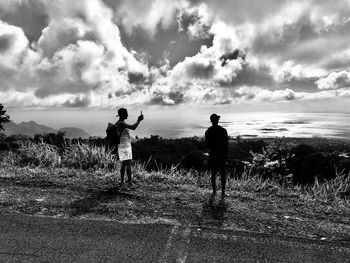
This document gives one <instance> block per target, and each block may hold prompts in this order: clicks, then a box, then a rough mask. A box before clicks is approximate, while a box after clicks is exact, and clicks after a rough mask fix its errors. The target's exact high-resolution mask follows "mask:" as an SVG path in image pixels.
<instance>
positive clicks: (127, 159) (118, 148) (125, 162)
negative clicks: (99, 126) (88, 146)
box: [106, 108, 143, 185]
mask: <svg viewBox="0 0 350 263" xmlns="http://www.w3.org/2000/svg"><path fill="white" fill-rule="evenodd" d="M117 117H119V120H118V121H117V122H116V123H115V124H114V125H111V124H109V125H108V127H107V131H106V132H107V139H108V140H109V142H110V145H113V146H114V147H115V150H114V151H113V152H114V153H118V156H119V160H120V161H121V162H122V166H121V169H120V177H121V184H124V175H125V170H126V173H127V176H128V184H129V185H131V184H132V182H131V173H132V171H131V160H132V149H131V136H130V132H129V130H136V128H137V126H138V125H139V124H140V122H141V121H142V120H143V115H142V111H141V115H140V116H139V117H138V118H137V121H136V122H135V123H134V124H132V125H130V124H127V123H126V122H125V120H126V119H127V118H128V111H127V110H126V109H125V108H120V109H119V110H118V115H117Z"/></svg>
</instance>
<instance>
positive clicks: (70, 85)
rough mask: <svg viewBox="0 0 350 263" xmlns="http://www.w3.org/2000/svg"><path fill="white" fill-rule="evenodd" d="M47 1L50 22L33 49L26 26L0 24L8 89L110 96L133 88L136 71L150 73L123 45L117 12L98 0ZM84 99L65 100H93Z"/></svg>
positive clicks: (81, 103)
mask: <svg viewBox="0 0 350 263" xmlns="http://www.w3.org/2000/svg"><path fill="white" fill-rule="evenodd" d="M45 5H46V7H47V13H48V15H49V16H50V22H49V23H48V25H47V27H46V28H45V29H44V30H43V32H42V35H41V36H40V38H39V40H38V42H37V44H35V47H34V48H32V47H31V46H30V45H29V41H28V39H27V38H26V36H25V34H24V32H23V30H22V29H21V28H18V27H15V26H12V25H8V24H6V23H3V22H1V23H0V58H1V61H0V63H1V64H0V65H1V66H2V67H3V69H2V70H0V71H1V72H0V75H3V76H5V80H4V82H5V83H7V84H8V85H4V86H3V87H2V88H3V89H10V88H14V89H16V90H18V91H24V90H30V92H33V94H34V95H35V96H36V97H37V98H38V99H39V100H40V99H44V98H45V99H48V98H52V97H53V96H60V95H61V94H62V95H64V94H83V93H89V92H94V93H96V96H100V94H101V92H104V93H105V96H106V97H107V96H108V95H107V94H119V95H120V94H124V93H125V94H127V93H129V92H130V89H132V88H133V87H132V83H130V82H129V79H132V76H137V75H142V76H144V77H145V78H147V77H148V75H149V72H148V67H147V65H145V64H143V63H142V62H140V61H139V60H137V59H136V58H135V54H134V53H132V52H130V51H128V50H127V49H126V48H125V47H124V46H123V44H122V42H121V39H120V35H119V30H118V27H117V26H116V25H115V24H114V23H113V21H112V20H113V15H112V14H113V13H112V11H111V10H110V9H108V8H107V7H105V6H104V5H103V4H102V3H101V2H100V1H99V0H88V1H84V2H80V1H79V2H78V1H76V2H74V3H73V2H69V1H67V0H60V1H54V2H53V1H46V2H45ZM19 73H20V74H19ZM28 92H29V91H28ZM82 98H83V97H81V96H80V97H74V98H73V99H72V98H69V99H65V100H64V102H62V105H63V106H69V107H72V106H81V107H83V106H87V105H89V104H90V102H89V101H88V100H87V99H82ZM84 98H85V97H84ZM34 101H35V103H34V104H40V103H37V100H34ZM52 101H54V100H52ZM59 101H62V100H61V99H59Z"/></svg>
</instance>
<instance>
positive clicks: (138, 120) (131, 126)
mask: <svg viewBox="0 0 350 263" xmlns="http://www.w3.org/2000/svg"><path fill="white" fill-rule="evenodd" d="M142 120H143V115H142V112H141V115H140V116H139V117H138V118H137V121H136V122H135V123H134V124H127V123H125V122H122V123H121V124H120V125H121V128H122V129H124V128H128V129H130V130H136V128H137V126H139V124H140V122H141V121H142Z"/></svg>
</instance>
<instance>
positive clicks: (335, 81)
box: [316, 71, 350, 90]
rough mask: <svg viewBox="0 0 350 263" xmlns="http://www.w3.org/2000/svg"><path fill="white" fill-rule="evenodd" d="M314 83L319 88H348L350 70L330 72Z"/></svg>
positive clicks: (349, 86) (349, 84)
mask: <svg viewBox="0 0 350 263" xmlns="http://www.w3.org/2000/svg"><path fill="white" fill-rule="evenodd" d="M316 84H317V86H318V88H319V89H321V90H324V89H342V88H350V72H349V71H341V72H332V73H331V74H329V75H328V76H327V77H325V78H321V79H319V80H318V81H317V82H316Z"/></svg>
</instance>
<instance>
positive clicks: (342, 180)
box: [303, 172, 350, 202]
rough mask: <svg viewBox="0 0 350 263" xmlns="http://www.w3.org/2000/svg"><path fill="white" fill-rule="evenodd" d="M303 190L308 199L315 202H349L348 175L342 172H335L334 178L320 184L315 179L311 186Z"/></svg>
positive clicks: (349, 186)
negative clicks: (341, 200)
mask: <svg viewBox="0 0 350 263" xmlns="http://www.w3.org/2000/svg"><path fill="white" fill-rule="evenodd" d="M303 188H304V189H303V191H304V192H305V194H306V196H307V197H308V198H310V199H314V200H317V201H322V202H332V201H336V200H340V199H348V200H349V201H350V175H347V174H345V173H343V172H341V173H338V172H337V173H336V177H335V178H333V179H331V180H328V181H325V182H321V183H320V182H319V180H318V179H317V178H316V180H315V183H314V184H313V185H312V186H305V187H303Z"/></svg>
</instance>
